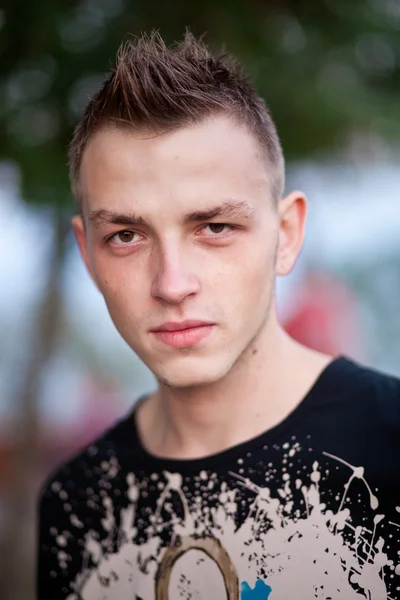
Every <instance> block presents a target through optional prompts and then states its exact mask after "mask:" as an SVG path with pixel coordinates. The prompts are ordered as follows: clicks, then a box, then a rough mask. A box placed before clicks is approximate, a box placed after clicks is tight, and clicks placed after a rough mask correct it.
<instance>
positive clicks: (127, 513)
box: [53, 442, 400, 600]
mask: <svg viewBox="0 0 400 600" xmlns="http://www.w3.org/2000/svg"><path fill="white" fill-rule="evenodd" d="M283 450H284V454H283V460H282V464H283V467H282V473H280V474H279V473H277V470H276V468H275V469H274V468H273V465H272V464H271V466H266V467H265V470H264V471H265V472H264V482H265V483H264V484H263V485H261V484H260V481H258V483H255V482H254V481H253V480H252V478H251V477H250V475H249V474H243V460H240V459H239V460H238V461H237V463H238V467H239V469H238V470H237V471H233V470H232V471H230V472H229V473H228V474H227V475H226V477H225V478H224V480H222V481H221V480H220V479H219V477H218V475H217V474H216V473H214V472H207V471H206V470H204V469H203V470H201V471H200V472H199V473H198V474H197V475H196V476H194V477H193V476H191V478H192V479H193V482H194V488H195V490H196V491H195V492H194V493H193V494H191V495H189V496H190V497H189V496H188V494H187V488H186V479H187V478H185V477H184V475H182V474H181V473H174V472H170V471H163V472H162V473H160V474H156V473H154V474H152V475H151V476H150V477H148V478H147V479H148V480H150V481H151V484H152V485H153V486H155V487H156V489H157V490H158V497H157V499H156V505H155V510H154V511H153V512H151V514H150V515H149V517H148V521H147V525H146V527H145V531H144V532H143V530H142V531H140V529H141V528H140V527H139V525H138V517H139V504H140V502H141V501H142V502H143V504H144V505H145V504H146V494H147V491H146V492H145V491H144V490H145V487H144V486H143V484H142V482H141V481H140V479H139V478H138V476H137V474H133V473H129V474H128V475H127V477H126V482H127V485H128V491H127V494H126V495H127V498H128V499H129V503H128V504H127V506H125V507H124V508H120V509H119V510H118V511H117V510H116V509H115V502H114V500H113V499H112V498H111V496H109V495H105V496H103V497H102V499H101V504H102V507H103V512H104V515H105V516H104V518H103V519H102V521H101V524H102V527H103V529H104V532H105V535H104V539H102V540H100V539H99V536H98V532H96V531H89V532H88V533H86V535H85V537H84V554H83V569H82V571H81V573H80V574H79V575H78V576H77V577H76V579H75V581H74V582H73V584H72V586H71V589H72V590H73V591H72V594H71V595H70V596H69V597H68V600H111V599H115V598H118V600H132V598H135V597H136V598H138V599H141V600H158V599H159V598H164V597H166V596H161V595H160V596H157V595H156V594H157V593H158V592H157V587H155V583H154V582H155V581H156V580H159V579H160V577H164V574H162V575H160V563H161V562H162V560H163V557H165V555H166V552H167V548H168V547H170V548H171V547H172V548H173V547H175V545H176V544H178V546H179V540H189V542H188V543H189V546H190V540H192V541H193V548H194V550H193V549H192V550H191V552H192V556H193V557H195V558H196V560H195V558H193V559H190V556H189V553H187V554H186V557H185V560H183V559H180V560H177V562H176V566H175V567H174V569H176V570H174V573H173V578H172V579H171V581H173V583H172V584H171V586H172V587H170V588H168V589H169V591H170V593H171V594H172V596H171V598H172V599H173V600H175V599H176V600H178V598H179V600H180V599H181V598H184V599H189V598H192V599H193V600H194V599H197V598H198V599H203V600H205V598H206V597H209V596H207V593H209V594H210V593H211V592H207V593H206V588H205V587H204V585H205V579H204V577H199V574H198V573H199V571H198V569H199V565H200V564H201V561H202V559H201V556H202V555H203V556H205V554H204V552H205V553H206V554H207V553H208V558H207V560H209V559H210V556H211V557H212V556H213V554H212V553H213V552H214V550H212V547H211V545H210V551H209V550H208V546H207V540H216V541H217V542H218V548H217V550H215V552H216V554H215V556H218V557H220V556H222V558H223V560H224V561H225V563H226V564H227V561H228V559H229V561H230V562H231V564H232V568H230V567H229V568H227V572H229V573H233V572H234V573H235V577H237V581H238V582H245V585H246V586H247V587H246V590H247V589H249V590H250V591H251V589H253V588H254V589H256V588H255V586H256V584H257V582H258V581H260V580H262V581H263V582H265V586H266V587H265V589H267V586H269V587H268V590H269V589H270V588H271V594H270V596H269V600H288V599H289V598H296V600H311V598H315V599H318V600H327V599H334V600H394V596H389V595H388V587H387V581H388V578H390V579H393V578H394V577H396V576H398V575H400V568H399V566H398V565H397V564H394V563H393V560H391V559H389V557H388V552H387V543H386V541H385V539H384V538H383V537H382V536H381V535H380V533H379V532H380V529H381V527H382V526H383V524H384V523H385V515H384V514H381V513H380V512H379V511H378V509H379V500H378V497H377V496H376V495H375V494H374V493H373V492H372V489H371V487H370V486H369V484H368V482H367V481H366V479H365V477H364V469H363V468H362V467H356V466H353V465H351V464H349V463H348V462H346V461H344V460H342V459H341V458H340V457H337V456H334V455H332V454H329V453H323V455H324V457H325V460H326V464H324V465H321V461H317V460H314V461H313V462H312V466H311V472H310V470H309V471H308V473H307V472H306V471H305V470H304V467H303V468H302V469H300V468H298V469H297V471H296V473H295V472H294V469H292V470H291V471H290V469H289V464H293V463H291V462H290V461H294V460H295V459H296V458H298V455H299V454H300V453H301V452H302V451H303V450H302V448H301V447H300V445H299V443H297V442H296V443H293V444H286V445H284V446H283ZM336 467H339V468H340V469H342V472H343V469H344V470H345V471H346V470H348V471H349V475H348V479H347V480H345V483H344V484H343V485H342V490H338V493H336V490H335V493H334V492H332V490H330V489H329V477H330V472H331V471H334V469H335V468H336ZM101 468H102V470H103V472H104V473H105V474H106V475H108V477H109V478H111V477H112V478H113V477H115V476H116V474H117V470H118V465H117V464H116V463H115V461H113V462H111V463H110V465H108V466H107V465H106V464H104V461H103V463H102V464H101ZM272 480H274V481H275V483H276V482H279V483H278V484H277V485H275V486H273V485H272V484H271V482H272ZM356 481H358V482H361V483H362V485H363V486H364V489H365V498H364V500H365V506H366V509H365V510H366V511H370V513H368V514H369V516H370V518H369V520H368V522H367V524H360V522H359V519H358V520H357V519H355V518H354V513H355V510H356V506H355V505H354V503H352V502H351V501H350V499H349V495H350V492H351V490H352V486H353V485H354V482H356ZM322 484H323V487H324V488H326V489H329V491H330V494H328V495H326V494H325V496H324V492H323V491H322V489H321V488H322ZM53 491H54V492H57V493H58V494H61V492H62V489H61V487H58V486H55V488H54V489H53ZM245 497H246V498H247V499H246V500H245V499H244V498H245ZM327 499H329V504H328V503H327V501H326V500H327ZM364 512H365V511H364ZM366 514H367V513H366ZM70 521H71V524H72V525H73V526H75V527H77V528H80V527H83V524H82V521H81V520H80V519H79V518H78V516H76V515H75V514H71V515H70ZM387 525H389V526H390V525H391V526H393V527H395V526H396V524H395V523H394V522H393V523H391V522H386V526H387ZM397 527H398V526H397ZM167 532H169V534H168V536H169V537H168V536H167ZM397 533H398V532H397V530H396V534H397ZM166 536H167V537H168V539H169V541H166ZM54 537H55V539H56V542H57V544H58V547H59V564H60V567H62V566H63V567H64V568H65V565H66V563H67V561H68V550H67V548H66V542H67V538H66V536H65V534H63V533H62V532H58V531H55V532H54ZM115 540H117V542H116V546H115ZM199 540H200V541H199ZM196 544H197V546H196ZM201 544H203V546H204V548H203V546H201ZM199 545H200V546H199ZM189 546H188V547H189ZM219 548H221V550H219ZM199 553H200V554H199ZM201 553H203V554H201ZM199 556H200V558H199ZM221 560H222V559H221ZM199 561H200V562H199ZM179 565H181V566H179ZM182 565H183V566H182ZM179 569H181V571H182V572H181V571H180V570H179ZM229 569H230V570H229ZM183 571H184V572H183ZM208 572H209V573H212V572H214V571H213V570H212V569H208ZM221 572H222V571H221V569H216V570H215V575H211V574H210V575H209V576H207V590H210V589H217V587H214V588H213V586H219V588H218V589H221ZM235 581H236V580H235ZM164 583H165V582H164ZM165 585H166V586H167V585H169V584H168V581H166V583H165ZM234 585H236V583H232V589H233V587H234ZM160 586H161V584H160ZM172 589H173V590H175V592H172ZM226 589H227V590H228V589H230V588H229V586H228V587H227V588H226ZM177 590H178V591H177ZM168 593H169V592H168ZM132 594H134V595H133V596H132ZM234 597H235V598H239V596H238V595H236V596H234V595H232V596H229V597H228V596H227V598H229V600H230V598H234ZM242 597H243V598H244V597H246V598H248V597H250V596H248V595H246V596H244V595H243V596H242ZM263 597H264V596H263ZM266 597H267V596H265V598H266ZM254 598H261V596H256V595H254Z"/></svg>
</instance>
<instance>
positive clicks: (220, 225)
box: [204, 223, 233, 236]
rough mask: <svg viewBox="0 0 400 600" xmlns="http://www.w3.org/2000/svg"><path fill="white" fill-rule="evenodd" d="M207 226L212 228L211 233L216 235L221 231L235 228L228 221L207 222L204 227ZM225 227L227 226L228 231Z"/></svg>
mask: <svg viewBox="0 0 400 600" xmlns="http://www.w3.org/2000/svg"><path fill="white" fill-rule="evenodd" d="M207 227H209V228H210V230H211V233H212V234H213V235H214V236H217V235H219V234H221V233H228V232H229V231H232V229H233V227H232V225H227V224H226V223H207V225H204V229H206V228H207ZM225 228H227V231H224V229H225Z"/></svg>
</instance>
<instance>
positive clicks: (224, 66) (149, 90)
mask: <svg viewBox="0 0 400 600" xmlns="http://www.w3.org/2000/svg"><path fill="white" fill-rule="evenodd" d="M218 114H227V115H230V116H231V117H232V119H234V121H235V122H237V123H242V124H245V125H247V126H248V127H249V129H250V130H251V131H252V132H253V134H254V135H255V136H256V138H257V139H258V141H259V142H260V143H261V146H262V148H264V150H265V151H266V160H267V161H268V163H269V168H270V177H271V190H272V194H273V196H274V198H275V199H278V198H279V197H280V196H281V194H282V191H283V186H284V160H283V154H282V149H281V145H280V142H279V138H278V134H277V132H276V128H275V125H274V123H273V121H272V119H271V116H270V114H269V111H268V109H267V107H266V105H265V102H264V101H263V99H262V98H261V97H260V96H259V94H258V93H257V91H256V90H255V88H254V87H253V86H252V85H251V83H250V82H249V80H248V79H247V77H246V75H245V74H244V73H243V70H242V67H241V66H240V65H239V64H238V63H237V61H236V60H235V59H234V58H233V56H231V55H229V54H226V53H224V54H219V55H217V56H213V55H212V54H211V52H210V51H209V49H208V47H207V46H206V45H205V43H204V42H203V40H202V39H201V38H200V39H197V38H195V37H194V36H193V35H192V34H191V33H190V32H189V31H187V32H186V34H185V37H184V39H183V41H182V42H180V43H179V44H175V45H174V46H172V47H167V46H166V44H165V42H164V41H163V39H162V38H161V36H160V34H159V33H158V32H156V31H153V32H152V33H151V34H150V35H146V34H142V35H141V36H140V37H138V38H136V39H134V40H131V41H128V42H126V43H124V44H122V45H121V46H120V48H119V50H118V53H117V59H116V64H115V67H114V68H113V69H112V71H111V73H110V75H109V76H108V77H107V79H106V80H105V82H104V83H103V85H102V86H101V88H100V89H99V90H98V92H97V93H96V94H95V95H94V96H93V97H92V99H91V100H90V101H89V103H88V105H87V106H86V109H85V111H84V113H83V116H82V119H81V121H80V122H79V123H78V125H77V127H76V128H75V131H74V135H73V139H72V141H71V144H70V148H69V166H70V181H71V187H72V191H73V193H74V195H75V197H76V198H77V199H78V201H79V202H80V192H79V172H80V165H81V160H82V154H83V152H84V150H85V147H86V145H87V143H88V140H89V138H90V137H91V136H92V135H93V134H94V133H95V132H96V131H98V130H99V129H102V128H105V127H108V126H116V127H120V128H131V129H132V130H135V129H136V130H146V131H152V132H155V133H157V132H160V133H162V132H164V133H165V132H168V131H173V130H175V129H178V128H179V127H184V126H189V125H194V124H196V123H200V122H201V121H202V120H204V119H206V118H207V117H210V116H214V115H218Z"/></svg>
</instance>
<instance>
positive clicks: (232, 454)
mask: <svg viewBox="0 0 400 600" xmlns="http://www.w3.org/2000/svg"><path fill="white" fill-rule="evenodd" d="M349 366H350V367H351V366H354V363H353V361H351V360H350V359H348V358H346V357H345V356H342V355H340V356H338V357H336V358H333V360H332V361H331V362H329V363H328V364H327V365H326V366H325V368H324V369H323V370H322V371H321V373H320V374H319V376H318V377H317V379H316V380H315V381H314V383H313V385H312V386H311V387H310V389H309V390H308V392H307V393H306V394H305V396H304V397H303V399H302V400H301V401H300V403H299V404H298V405H297V406H296V407H295V408H294V409H293V410H292V412H291V413H289V415H288V416H287V417H285V419H283V421H281V422H280V423H278V424H277V425H274V426H273V427H271V428H269V429H267V430H266V431H264V432H262V433H261V434H259V435H257V436H255V437H253V438H251V439H249V440H245V441H243V442H240V443H239V444H236V445H234V446H231V447H229V448H226V449H225V450H222V451H221V452H218V453H215V454H210V455H207V456H205V457H200V458H194V459H192V458H190V459H175V458H163V457H160V456H156V455H154V454H151V453H150V452H149V451H148V450H147V449H146V448H145V447H144V445H143V444H142V442H141V440H140V436H139V431H138V428H137V424H136V418H135V413H136V409H137V406H138V404H139V403H140V402H142V401H143V400H144V399H145V398H146V397H147V395H144V396H141V397H140V398H139V400H138V401H137V402H136V403H135V406H134V407H133V409H132V410H131V411H130V412H129V414H128V416H127V417H126V418H124V420H123V422H122V423H121V424H120V425H121V426H122V429H123V431H121V429H120V432H119V433H120V434H122V437H123V438H124V439H125V443H127V444H128V446H129V448H130V449H131V451H132V452H133V456H134V460H135V463H137V466H140V468H145V469H146V470H147V469H149V470H152V471H163V470H167V471H181V472H184V471H186V472H187V471H199V470H208V469H211V468H216V467H218V465H220V464H221V463H228V462H231V461H234V460H236V459H237V458H240V457H243V456H245V455H246V454H247V453H248V452H254V450H256V449H257V448H259V447H263V446H271V445H272V444H274V443H276V442H277V441H278V440H279V439H280V438H282V436H283V434H284V433H286V432H287V430H288V429H290V428H293V426H294V425H295V423H296V422H298V421H299V420H300V419H301V418H302V417H304V416H305V415H306V413H307V412H308V411H309V410H310V409H311V408H313V407H314V406H315V405H316V404H317V403H318V402H321V399H324V398H326V397H327V395H331V394H332V392H333V391H334V389H335V388H337V384H338V374H339V373H342V372H343V371H344V370H346V367H349ZM120 439H121V438H120ZM139 463H140V464H139Z"/></svg>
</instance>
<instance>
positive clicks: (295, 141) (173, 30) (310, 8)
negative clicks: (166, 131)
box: [0, 0, 400, 206]
mask: <svg viewBox="0 0 400 600" xmlns="http://www.w3.org/2000/svg"><path fill="white" fill-rule="evenodd" d="M0 26H1V30H0V36H1V37H0V51H1V61H0V159H6V160H11V161H14V162H15V163H16V164H17V165H19V167H20V171H21V176H22V194H23V197H24V198H25V199H26V200H27V201H33V202H36V203H50V204H52V205H53V206H54V204H58V205H65V204H66V203H68V202H70V199H71V198H70V193H69V187H68V178H67V167H66V151H67V146H68V141H69V139H70V136H71V132H72V128H73V126H74V124H75V123H76V122H77V120H78V118H79V115H80V113H81V111H82V109H83V107H84V106H85V103H86V102H87V100H88V98H89V97H90V94H91V93H93V91H94V90H95V89H96V88H97V87H98V85H99V83H100V82H101V81H102V79H103V78H104V76H105V74H106V72H107V71H108V69H109V68H110V66H111V65H112V64H113V61H114V57H115V53H116V50H117V48H118V46H119V44H120V43H121V41H122V40H124V39H127V38H128V37H129V36H132V35H137V34H139V33H140V32H141V31H149V30H151V29H152V28H156V29H159V30H160V32H161V34H162V36H163V37H164V38H165V39H166V41H167V42H169V43H171V42H173V41H175V40H178V39H181V37H182V35H183V32H184V29H185V27H186V26H188V27H189V28H190V29H191V30H192V31H193V32H194V33H195V34H196V35H200V34H203V33H205V32H206V38H205V39H206V41H207V42H208V43H209V44H210V46H211V47H212V49H213V50H216V51H218V50H220V49H221V48H222V47H224V48H226V49H227V50H228V51H230V52H233V53H235V54H236V55H237V56H238V58H239V59H240V60H241V61H242V62H243V63H244V65H245V67H246V69H247V72H248V73H249V75H250V76H251V77H252V79H253V80H254V82H255V84H256V85H257V87H258V89H259V90H260V92H261V94H262V95H263V96H264V97H265V99H266V101H267V104H268V105H269V106H270V108H271V111H272V114H273V117H274V119H275V121H276V123H277V126H278V131H279V133H280V136H281V139H282V143H283V147H284V151H285V155H286V157H287V158H288V159H294V158H299V157H303V156H310V155H312V154H314V153H316V152H324V151H327V150H331V149H332V148H340V146H341V144H343V143H344V141H345V140H346V136H348V135H349V134H351V132H352V131H365V130H367V131H371V132H373V133H374V134H377V135H379V136H383V137H386V138H390V137H391V136H396V135H398V132H399V123H400V120H399V119H398V116H399V108H398V106H399V93H400V67H399V65H400V35H399V33H400V2H398V0H304V1H302V0H266V1H264V2H262V1H260V0H247V1H246V2H243V1H242V2H241V1H240V0H212V1H211V0H202V2H184V1H183V0H170V1H169V2H162V1H161V0H159V1H156V0H153V1H151V0H135V1H133V0H84V1H80V0H58V1H57V0H56V1H55V0H36V1H35V2H32V1H28V0H3V4H2V8H1V9H0Z"/></svg>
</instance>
